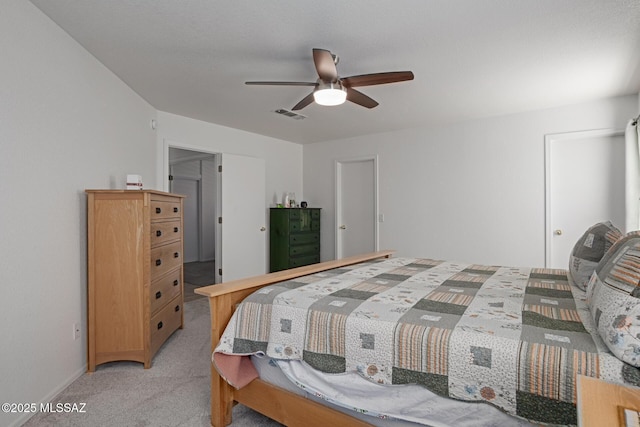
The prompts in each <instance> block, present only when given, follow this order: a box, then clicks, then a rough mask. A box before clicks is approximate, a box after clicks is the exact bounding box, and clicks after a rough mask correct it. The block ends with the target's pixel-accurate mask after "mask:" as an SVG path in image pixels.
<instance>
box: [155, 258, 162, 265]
mask: <svg viewBox="0 0 640 427" xmlns="http://www.w3.org/2000/svg"><path fill="white" fill-rule="evenodd" d="M161 264H162V260H161V259H157V260H156V267H159V266H160V265H161Z"/></svg>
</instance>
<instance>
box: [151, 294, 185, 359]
mask: <svg viewBox="0 0 640 427" xmlns="http://www.w3.org/2000/svg"><path fill="white" fill-rule="evenodd" d="M180 325H182V296H181V295H179V296H177V297H176V298H174V299H173V300H171V302H169V304H167V305H166V306H165V307H164V308H163V309H162V310H160V312H159V313H158V314H156V315H155V316H153V317H152V318H151V325H150V326H151V354H152V355H153V354H155V353H156V351H158V349H159V348H160V346H161V345H162V344H163V343H164V342H165V341H166V340H167V338H169V335H171V334H172V333H173V331H175V330H176V329H178V328H179V327H180Z"/></svg>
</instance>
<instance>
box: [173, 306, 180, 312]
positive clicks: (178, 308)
mask: <svg viewBox="0 0 640 427" xmlns="http://www.w3.org/2000/svg"><path fill="white" fill-rule="evenodd" d="M174 310H175V312H176V313H177V312H178V311H180V306H179V305H176V308H174Z"/></svg>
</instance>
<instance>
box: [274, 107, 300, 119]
mask: <svg viewBox="0 0 640 427" xmlns="http://www.w3.org/2000/svg"><path fill="white" fill-rule="evenodd" d="M274 113H277V114H282V115H283V116H287V117H291V118H292V119H295V120H303V119H306V118H307V117H306V116H303V115H302V114H297V113H294V112H293V111H289V110H285V109H284V108H280V109H278V110H276V111H274Z"/></svg>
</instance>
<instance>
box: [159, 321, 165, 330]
mask: <svg viewBox="0 0 640 427" xmlns="http://www.w3.org/2000/svg"><path fill="white" fill-rule="evenodd" d="M163 326H164V325H163V324H162V322H158V330H160V329H162V327H163Z"/></svg>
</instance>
